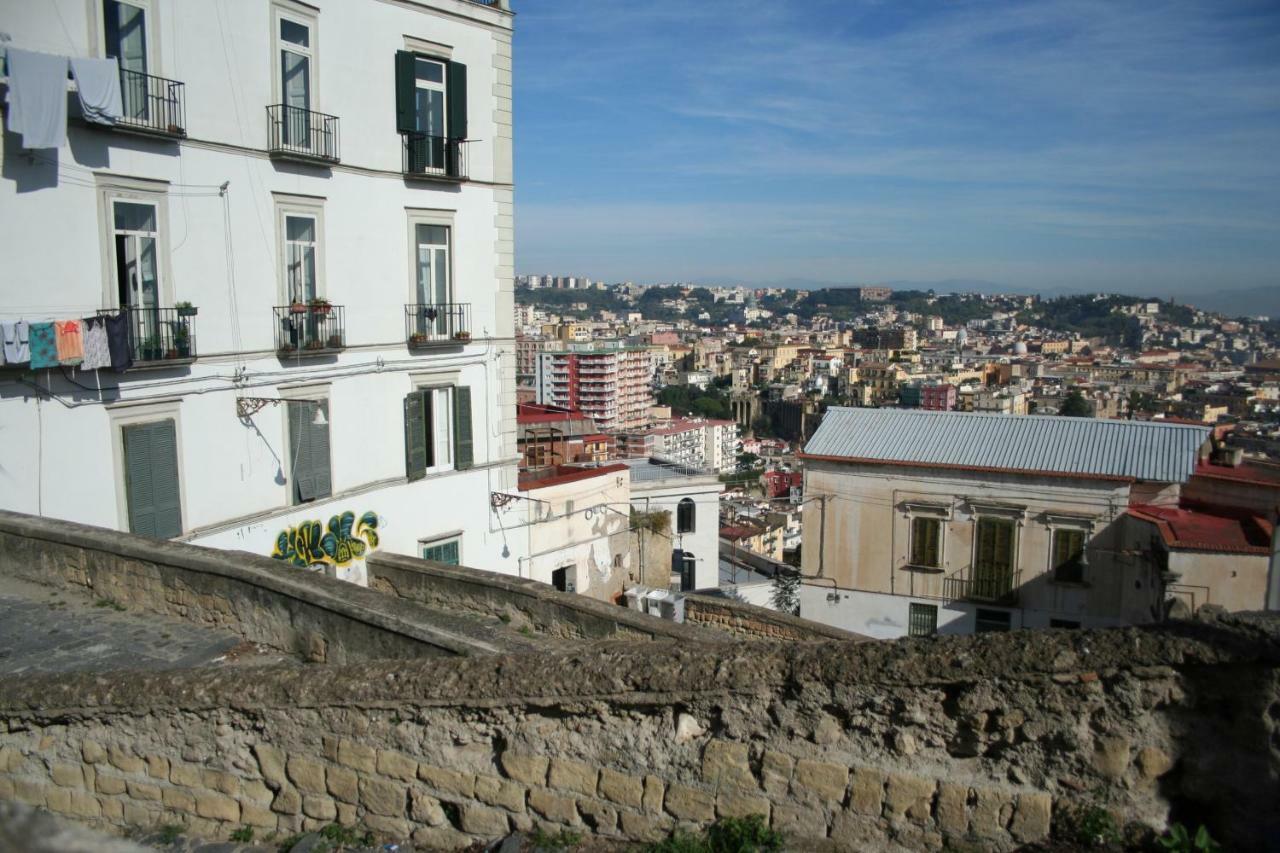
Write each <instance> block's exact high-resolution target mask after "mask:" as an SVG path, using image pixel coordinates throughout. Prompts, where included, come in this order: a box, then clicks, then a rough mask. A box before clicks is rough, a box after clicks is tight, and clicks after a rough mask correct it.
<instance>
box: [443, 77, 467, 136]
mask: <svg viewBox="0 0 1280 853" xmlns="http://www.w3.org/2000/svg"><path fill="white" fill-rule="evenodd" d="M444 80H445V83H444V87H445V98H446V99H447V100H448V102H449V115H448V119H447V120H448V122H449V128H448V136H449V138H450V139H466V138H467V66H465V65H463V64H462V63H461V62H450V63H449V64H448V66H446V68H445V78H444Z"/></svg>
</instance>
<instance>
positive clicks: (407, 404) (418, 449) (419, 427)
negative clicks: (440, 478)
mask: <svg viewBox="0 0 1280 853" xmlns="http://www.w3.org/2000/svg"><path fill="white" fill-rule="evenodd" d="M404 446H405V475H406V476H407V477H408V478H409V479H410V480H417V479H419V478H421V477H424V476H426V475H427V474H431V473H435V472H437V471H444V470H447V469H449V468H451V467H452V468H455V469H457V470H463V469H465V468H470V467H471V466H472V465H473V464H474V461H475V460H474V456H475V454H474V443H473V441H472V436H471V389H470V388H469V387H467V386H465V385H459V386H456V387H452V388H423V389H419V390H417V391H412V392H410V393H409V395H408V396H406V397H405V398H404Z"/></svg>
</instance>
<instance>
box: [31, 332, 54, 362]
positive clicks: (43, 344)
mask: <svg viewBox="0 0 1280 853" xmlns="http://www.w3.org/2000/svg"><path fill="white" fill-rule="evenodd" d="M57 366H58V335H57V333H56V332H55V331H54V328H53V324H52V323H32V324H31V369H32V370H39V369H40V368H42V367H57Z"/></svg>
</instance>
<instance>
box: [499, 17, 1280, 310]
mask: <svg viewBox="0 0 1280 853" xmlns="http://www.w3.org/2000/svg"><path fill="white" fill-rule="evenodd" d="M513 6H514V8H515V10H516V12H517V17H516V45H515V56H516V59H515V74H516V78H515V79H516V83H515V97H516V115H515V120H516V234H517V258H516V265H517V270H518V271H520V272H560V273H566V274H568V273H581V274H586V275H591V276H594V277H597V278H604V279H606V280H610V281H615V280H623V279H632V280H635V281H671V280H697V281H703V282H730V281H737V280H741V281H747V282H773V281H781V280H788V279H809V280H814V281H822V282H835V283H852V282H869V281H885V280H939V279H947V278H973V279H986V280H991V281H995V282H999V283H1002V284H1006V285H1008V286H1009V287H1010V288H1012V289H1016V288H1023V289H1058V288H1079V289H1092V288H1107V289H1118V290H1129V291H1134V292H1150V293H1157V294H1164V293H1174V292H1186V291H1189V290H1221V289H1224V288H1244V287H1263V286H1274V287H1276V288H1280V272H1278V270H1280V3H1278V2H1276V0H1265V2H1235V0H1205V2H1200V3H1190V2H1159V0H1138V2H1091V0H1036V2H1026V3H1022V2H1012V3H1005V2H946V3H942V2H936V3H935V2H914V0H889V2H858V0H735V2H720V0H697V2H691V0H643V2H641V0H520V2H516V3H513Z"/></svg>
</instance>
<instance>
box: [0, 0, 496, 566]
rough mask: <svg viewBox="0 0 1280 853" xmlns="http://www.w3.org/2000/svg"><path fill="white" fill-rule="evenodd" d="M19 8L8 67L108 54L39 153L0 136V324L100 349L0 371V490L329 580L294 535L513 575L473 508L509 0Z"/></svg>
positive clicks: (480, 482) (320, 558)
mask: <svg viewBox="0 0 1280 853" xmlns="http://www.w3.org/2000/svg"><path fill="white" fill-rule="evenodd" d="M9 11H10V14H9V15H8V16H7V17H6V21H5V24H4V30H5V32H6V34H7V35H8V36H9V37H10V39H9V40H8V41H7V42H6V43H5V45H4V46H3V47H4V48H6V49H7V50H8V51H9V52H10V59H11V60H12V58H13V55H14V51H29V52H37V53H42V54H45V55H46V56H49V55H53V56H54V57H55V58H56V59H61V58H64V57H65V58H66V59H67V60H68V61H70V60H79V59H94V60H104V61H105V62H106V67H109V68H110V69H111V73H113V74H116V73H118V75H119V94H120V98H119V107H118V108H111V109H112V110H114V112H115V113H116V114H115V115H107V116H106V117H105V120H104V117H103V116H101V115H98V116H97V117H96V118H95V117H94V115H95V114H94V113H93V112H91V111H90V110H88V109H87V108H82V106H81V100H80V96H79V94H78V90H77V89H75V88H74V87H72V86H71V85H70V84H68V87H67V93H66V98H67V101H68V104H69V109H68V118H67V122H66V128H65V133H66V138H65V141H63V142H61V144H54V145H50V146H49V147H41V148H28V149H24V148H23V147H22V146H23V144H24V141H25V137H24V136H22V135H20V134H16V133H13V132H11V131H12V130H13V128H12V127H10V126H6V130H7V131H10V132H7V133H6V137H5V151H4V164H5V169H4V175H3V177H0V217H3V224H4V228H3V230H2V231H0V234H2V235H3V236H0V241H3V243H2V246H3V255H4V258H5V275H4V276H3V278H2V279H0V293H2V294H3V304H4V305H5V311H4V315H5V316H4V318H2V319H3V320H4V321H5V322H10V323H16V322H19V321H21V322H25V323H28V324H29V327H30V328H35V327H37V326H39V327H40V328H41V329H43V328H44V326H43V324H47V323H53V322H58V323H62V324H64V325H65V324H66V323H67V322H68V321H79V322H80V323H82V324H83V325H82V326H81V327H80V328H81V329H83V330H84V333H85V334H86V335H87V334H88V332H89V331H90V330H93V329H95V327H97V325H98V324H97V323H96V322H93V318H97V317H99V316H100V315H105V317H106V318H108V321H109V323H110V326H109V328H110V329H112V330H113V332H112V333H113V335H114V338H113V340H114V341H115V342H116V343H118V344H120V346H119V347H116V348H115V349H113V350H112V352H111V358H110V359H109V363H108V364H107V365H106V366H103V365H102V363H101V361H100V359H98V357H97V356H93V357H91V358H90V360H89V362H88V364H89V365H92V369H86V362H85V361H84V360H83V359H81V360H80V361H79V362H78V363H77V358H78V356H76V355H74V354H73V353H71V351H70V350H69V351H68V352H67V353H66V354H65V356H66V357H65V358H63V357H62V356H61V355H59V356H57V357H56V358H55V359H54V361H53V362H50V361H49V360H48V359H44V358H42V359H38V360H36V361H28V362H24V363H18V364H14V363H9V364H6V365H4V366H3V367H0V383H3V384H4V385H5V386H6V387H8V388H11V389H19V388H22V389H26V390H27V392H28V393H23V394H3V395H0V420H2V421H3V423H4V424H5V427H6V437H7V441H6V443H5V447H4V449H3V450H0V495H2V496H3V497H0V506H3V507H4V508H6V509H11V510H18V511H22V512H30V513H37V514H44V515H53V516H58V517H62V518H67V519H73V520H77V521H83V522H87V523H92V524H98V525H104V526H107V527H114V528H118V529H121V530H129V531H133V532H136V533H145V534H149V535H153V536H157V537H161V538H178V539H185V540H189V541H195V542H200V543H202V544H211V545H218V546H221V545H225V546H228V547H236V548H241V549H247V550H251V551H254V552H257V553H261V554H276V555H277V556H280V557H281V558H282V559H287V560H289V561H291V562H295V563H298V564H300V565H309V566H313V567H316V568H324V569H326V570H328V571H332V572H333V573H335V574H339V575H341V576H358V574H359V572H358V566H356V565H355V562H358V561H353V560H351V559H349V555H350V554H351V553H352V551H353V549H351V548H347V547H344V548H341V549H338V548H336V547H335V548H332V549H326V548H325V547H323V546H322V545H321V542H320V541H319V540H318V539H317V540H316V541H312V539H311V538H309V536H307V535H300V531H302V532H304V533H305V531H308V530H311V529H313V528H312V527H311V526H310V525H312V524H313V523H315V524H317V525H318V529H320V530H321V531H336V534H337V535H339V537H340V538H345V539H354V540H360V541H364V542H366V543H369V542H377V543H378V544H377V547H380V548H384V549H389V550H394V551H399V552H403V553H416V554H419V555H421V554H427V555H429V556H432V557H434V558H437V559H445V560H449V561H458V560H462V561H466V562H470V563H473V564H476V565H483V566H485V567H486V568H490V569H496V570H504V569H509V570H510V571H512V572H515V571H516V568H515V567H516V565H517V562H518V559H519V553H517V552H518V551H519V548H520V546H519V544H518V543H516V542H515V541H514V540H513V543H512V545H511V547H509V548H506V549H504V548H503V546H502V543H501V542H500V538H501V537H500V536H499V535H498V534H495V533H493V532H491V531H490V529H489V528H490V526H491V525H490V524H488V523H487V519H488V517H489V513H488V510H489V507H490V499H489V495H490V492H491V491H493V490H495V489H497V490H503V489H514V488H515V486H516V459H517V452H516V443H515V382H514V373H515V363H514V352H513V347H512V345H511V339H512V337H513V330H512V323H513V321H512V316H513V312H512V303H513V270H512V240H513V202H512V194H513V186H512V130H511V83H512V78H511V74H512V71H511V68H512V65H511V36H512V22H513V17H512V15H511V13H510V11H509V10H508V9H507V8H506V2H505V0H494V2H473V0H415V2H413V3H385V2H378V0H341V2H337V0H312V2H308V3H302V2H296V0H258V2H252V3H240V4H234V5H227V4H223V3H207V2H202V0H48V2H41V3H29V4H14V5H13V8H12V9H10V10H9ZM353 57H359V61H358V62H353V61H352V58H353ZM25 67H26V66H24V65H23V64H22V63H21V62H19V63H14V62H13V61H10V62H9V64H8V70H9V74H10V76H9V77H8V78H6V79H5V80H4V81H3V83H4V85H5V86H7V87H9V88H10V90H12V89H13V88H14V87H20V86H24V85H27V84H29V83H30V82H31V81H30V80H25V81H24V80H23V79H16V78H15V76H14V75H15V73H17V74H18V75H19V76H20V75H22V74H25V73H27V72H26V71H24V70H23V69H24V68H25ZM5 118H6V122H12V121H13V115H12V114H11V113H7V114H6V117H5ZM44 141H45V140H41V142H42V143H43V142H44ZM55 141H56V140H55ZM86 320H89V321H90V322H88V323H86V322H85V321H86ZM104 322H107V321H104ZM73 325H74V324H73ZM94 334H95V335H96V334H97V332H94ZM117 350H118V352H117ZM495 352H496V353H498V356H497V357H496V358H495V357H493V353H495ZM95 359H97V360H95ZM63 403H66V405H63ZM348 515H349V516H350V517H351V521H350V522H349V523H348V522H346V521H344V519H345V518H347V517H348ZM375 531H376V535H375ZM361 537H363V538H362V539H361ZM354 550H359V549H354ZM339 552H340V553H341V555H342V557H341V558H340V557H339V556H337V555H338V554H339Z"/></svg>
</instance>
